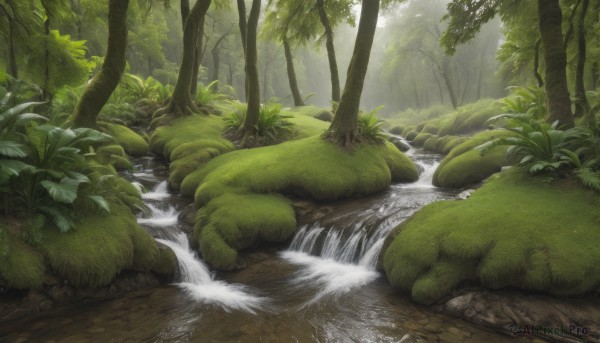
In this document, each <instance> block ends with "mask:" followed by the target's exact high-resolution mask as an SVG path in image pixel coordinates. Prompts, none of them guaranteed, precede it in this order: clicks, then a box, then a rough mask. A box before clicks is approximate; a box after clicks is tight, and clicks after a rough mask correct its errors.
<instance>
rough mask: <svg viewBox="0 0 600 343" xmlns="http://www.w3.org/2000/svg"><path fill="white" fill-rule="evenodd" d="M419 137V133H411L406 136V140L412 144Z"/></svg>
mask: <svg viewBox="0 0 600 343" xmlns="http://www.w3.org/2000/svg"><path fill="white" fill-rule="evenodd" d="M418 135H419V133H418V132H417V131H410V132H408V133H407V134H406V136H405V138H406V140H407V141H409V142H412V141H414V140H415V138H416V137H417V136H418Z"/></svg>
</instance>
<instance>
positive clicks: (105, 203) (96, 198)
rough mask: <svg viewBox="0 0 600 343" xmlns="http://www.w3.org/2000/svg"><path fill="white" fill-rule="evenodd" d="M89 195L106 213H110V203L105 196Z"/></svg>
mask: <svg viewBox="0 0 600 343" xmlns="http://www.w3.org/2000/svg"><path fill="white" fill-rule="evenodd" d="M88 197H89V198H90V199H91V200H92V201H93V202H94V203H95V204H96V205H97V206H98V208H100V209H101V210H102V211H103V212H104V213H106V214H110V205H109V204H108V201H106V199H104V197H102V196H100V195H88Z"/></svg>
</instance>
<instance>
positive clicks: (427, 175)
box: [402, 162, 440, 188]
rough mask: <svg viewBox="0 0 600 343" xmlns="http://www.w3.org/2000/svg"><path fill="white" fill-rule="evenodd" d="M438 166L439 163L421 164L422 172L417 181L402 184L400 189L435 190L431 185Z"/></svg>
mask: <svg viewBox="0 0 600 343" xmlns="http://www.w3.org/2000/svg"><path fill="white" fill-rule="evenodd" d="M439 165H440V162H431V163H421V166H423V169H424V170H423V172H422V173H421V175H420V176H419V180H417V182H413V183H407V184H403V185H402V188H435V186H434V185H433V174H434V173H435V170H436V169H437V167H438V166H439Z"/></svg>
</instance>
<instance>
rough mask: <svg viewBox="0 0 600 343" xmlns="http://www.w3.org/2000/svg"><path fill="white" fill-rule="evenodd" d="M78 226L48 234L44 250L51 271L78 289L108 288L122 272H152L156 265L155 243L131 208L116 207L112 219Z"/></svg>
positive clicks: (93, 219) (97, 218) (101, 218)
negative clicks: (136, 268)
mask: <svg viewBox="0 0 600 343" xmlns="http://www.w3.org/2000/svg"><path fill="white" fill-rule="evenodd" d="M76 224H77V227H78V229H77V230H75V231H72V232H69V233H59V232H58V231H55V230H47V232H46V234H45V237H44V243H43V248H44V250H45V253H46V256H47V257H48V263H49V265H50V267H51V268H52V270H54V271H55V272H56V273H57V274H58V275H60V276H61V277H64V278H65V279H67V280H69V282H70V283H71V284H73V285H75V286H77V287H100V286H105V285H107V284H109V283H110V282H111V281H112V279H114V277H115V276H116V275H117V274H118V273H119V272H120V271H121V270H123V269H129V268H132V267H134V265H135V266H136V267H138V268H139V269H145V268H147V269H149V268H148V266H149V265H150V267H151V266H153V265H154V263H155V262H156V259H157V257H158V249H157V247H156V244H155V243H154V240H153V239H152V237H150V235H149V234H147V233H146V232H145V231H143V230H142V229H141V228H140V227H139V226H138V225H137V223H136V221H135V217H134V216H133V215H132V214H131V213H130V212H129V209H128V208H124V207H122V206H119V205H117V204H114V203H113V204H111V214H110V215H109V216H95V217H86V218H85V220H83V221H81V222H80V223H76ZM134 262H135V263H134Z"/></svg>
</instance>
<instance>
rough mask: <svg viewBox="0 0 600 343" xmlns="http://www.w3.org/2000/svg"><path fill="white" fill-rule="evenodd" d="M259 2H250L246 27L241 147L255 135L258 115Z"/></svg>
mask: <svg viewBox="0 0 600 343" xmlns="http://www.w3.org/2000/svg"><path fill="white" fill-rule="evenodd" d="M260 3H261V0H252V8H251V9H250V15H249V16H248V25H247V26H246V79H247V80H248V82H247V84H248V110H247V111H246V118H245V119H244V123H243V124H242V126H241V127H240V133H241V134H243V137H244V139H242V145H244V142H245V141H246V138H247V137H249V136H255V135H256V128H255V127H254V126H255V125H256V123H258V117H259V115H260V81H259V76H258V65H257V64H258V62H257V60H258V49H257V46H256V28H257V26H258V17H259V15H260Z"/></svg>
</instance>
